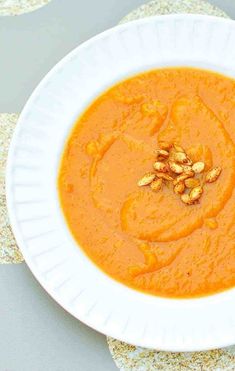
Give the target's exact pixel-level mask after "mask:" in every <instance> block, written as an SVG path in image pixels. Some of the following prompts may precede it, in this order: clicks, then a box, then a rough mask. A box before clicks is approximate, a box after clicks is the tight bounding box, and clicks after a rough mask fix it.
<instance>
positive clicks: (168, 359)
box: [107, 0, 235, 371]
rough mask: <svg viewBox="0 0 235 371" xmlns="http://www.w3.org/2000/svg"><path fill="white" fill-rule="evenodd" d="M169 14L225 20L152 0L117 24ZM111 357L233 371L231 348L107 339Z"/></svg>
mask: <svg viewBox="0 0 235 371" xmlns="http://www.w3.org/2000/svg"><path fill="white" fill-rule="evenodd" d="M171 13H194V14H209V15H214V16H219V17H224V18H229V17H228V15H227V14H226V13H224V12H223V11H222V10H221V9H219V8H217V7H215V6H212V5H211V4H209V3H208V2H205V1H203V0H154V1H151V2H150V3H148V4H145V5H143V6H141V7H140V8H138V9H136V10H134V11H133V12H132V13H130V14H128V15H127V16H126V17H124V18H123V19H122V20H121V22H120V23H125V22H129V21H132V20H135V19H140V18H144V17H148V16H153V15H164V14H171ZM107 341H108V346H109V349H110V352H111V355H112V357H113V359H114V361H115V363H116V365H117V367H118V368H119V369H120V370H121V371H154V370H165V371H186V370H194V371H207V370H208V371H209V370H210V371H220V370H226V371H227V370H235V346H232V347H228V348H224V349H217V350H213V351H208V352H192V353H188V352H187V353H171V352H158V351H156V350H149V349H144V348H141V347H135V346H132V345H129V344H126V343H123V342H121V341H118V340H115V339H112V338H107Z"/></svg>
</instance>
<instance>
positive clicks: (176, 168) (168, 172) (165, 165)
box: [138, 141, 222, 205]
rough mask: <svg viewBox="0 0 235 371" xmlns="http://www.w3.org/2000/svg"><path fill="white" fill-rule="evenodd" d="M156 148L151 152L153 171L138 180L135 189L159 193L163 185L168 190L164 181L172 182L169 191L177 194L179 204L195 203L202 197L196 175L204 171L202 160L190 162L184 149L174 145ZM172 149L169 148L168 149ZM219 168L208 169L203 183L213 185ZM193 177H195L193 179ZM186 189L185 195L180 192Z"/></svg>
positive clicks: (201, 189) (166, 182) (164, 143)
mask: <svg viewBox="0 0 235 371" xmlns="http://www.w3.org/2000/svg"><path fill="white" fill-rule="evenodd" d="M159 146H160V148H159V149H157V150H156V151H155V153H156V155H157V161H156V162H154V164H153V167H154V169H155V171H156V172H155V173H154V172H149V173H146V174H145V175H144V176H143V177H142V178H141V179H140V180H139V181H138V186H139V187H142V186H148V185H149V186H150V188H151V189H152V191H154V192H159V191H160V190H161V189H162V186H163V181H164V184H165V185H166V186H167V187H168V188H169V189H171V186H170V187H169V186H168V185H169V183H168V182H173V190H174V192H175V193H176V194H177V195H180V198H181V201H182V202H183V203H184V204H186V205H194V204H198V203H199V200H200V198H201V196H202V194H203V187H202V185H201V182H202V184H203V177H202V176H200V174H201V173H203V171H204V169H205V163H204V162H203V161H197V162H195V163H193V161H192V160H191V159H190V157H188V155H187V153H186V152H185V150H184V149H183V148H182V147H181V146H180V145H178V144H177V143H174V144H173V145H172V144H171V143H168V142H163V141H161V142H160V143H159ZM172 147H173V148H172ZM221 171H222V169H221V167H219V166H217V167H214V168H213V169H211V170H210V171H209V172H208V173H207V174H206V177H205V182H207V183H213V182H215V181H216V180H217V179H218V177H219V176H220V173H221ZM195 174H198V175H197V178H196V177H194V176H195ZM186 188H188V189H189V190H190V192H189V193H184V192H185V189H186Z"/></svg>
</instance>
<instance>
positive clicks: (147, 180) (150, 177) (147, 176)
mask: <svg viewBox="0 0 235 371" xmlns="http://www.w3.org/2000/svg"><path fill="white" fill-rule="evenodd" d="M155 178H156V174H155V173H146V174H145V175H144V176H143V177H142V178H141V179H140V180H139V181H138V186H139V187H143V186H146V185H149V184H151V183H152V181H153V180H154V179H155Z"/></svg>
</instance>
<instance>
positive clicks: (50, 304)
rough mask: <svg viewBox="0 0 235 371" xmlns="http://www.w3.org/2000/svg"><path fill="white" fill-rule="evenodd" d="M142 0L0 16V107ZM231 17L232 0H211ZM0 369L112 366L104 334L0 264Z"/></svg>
mask: <svg viewBox="0 0 235 371" xmlns="http://www.w3.org/2000/svg"><path fill="white" fill-rule="evenodd" d="M143 2H144V0H99V1H98V0H52V2H51V3H50V4H49V5H47V6H46V7H43V8H41V9H40V10H37V11H36V12H33V13H28V14H25V15H21V16H19V17H1V18H0V45H1V51H2V52H1V56H0V86H1V94H0V112H20V111H21V109H22V107H23V106H24V104H25V102H26V100H27V98H28V96H29V95H30V93H31V92H32V90H33V89H34V87H35V86H36V85H37V84H38V82H39V81H40V80H41V78H42V77H43V76H44V75H45V74H46V73H47V72H48V70H50V68H51V67H52V66H53V65H54V64H55V63H56V62H57V61H59V60H60V59H61V58H62V57H63V56H64V55H65V54H67V53H68V52H69V51H70V50H72V49H73V48H74V47H76V46H77V45H78V44H80V43H81V42H83V41H85V40H87V39H88V38H90V37H92V36H93V35H95V34H97V33H99V32H101V31H103V30H105V29H107V28H109V27H112V26H114V25H115V24H117V23H118V22H119V20H120V19H121V18H122V17H123V16H124V15H126V14H127V13H128V12H130V11H131V10H132V9H134V8H136V7H137V6H138V5H140V4H142V3H143ZM210 2H211V3H213V4H215V5H218V6H220V7H221V8H222V9H224V10H225V11H226V12H227V13H228V14H229V15H230V16H231V17H232V18H234V19H235V1H234V0H211V1H210ZM0 300H1V301H0V371H44V370H45V371H75V370H77V371H93V370H94V371H106V370H107V371H112V370H117V368H116V366H115V365H114V363H113V361H112V359H111V355H110V353H109V351H108V347H107V344H106V339H105V337H104V336H103V335H101V334H98V333H97V332H95V331H93V330H91V329H89V328H88V327H86V326H85V325H83V324H82V323H81V322H79V321H77V320H76V319H74V318H73V317H72V316H70V315H69V314H67V313H66V312H65V311H64V310H63V309H62V308H60V307H59V306H58V305H57V304H56V303H55V302H54V301H53V300H52V299H51V298H50V297H49V296H48V295H47V294H46V292H45V291H44V290H43V289H42V288H41V286H40V285H39V284H38V283H37V282H36V280H35V279H34V277H33V276H32V274H31V272H30V271H29V269H28V268H27V267H26V265H25V264H24V263H23V264H19V265H0Z"/></svg>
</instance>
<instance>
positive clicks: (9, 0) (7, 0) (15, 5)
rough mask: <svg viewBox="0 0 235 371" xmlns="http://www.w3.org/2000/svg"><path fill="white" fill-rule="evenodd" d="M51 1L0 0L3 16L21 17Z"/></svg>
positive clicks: (0, 9) (0, 11) (0, 10)
mask: <svg viewBox="0 0 235 371" xmlns="http://www.w3.org/2000/svg"><path fill="white" fill-rule="evenodd" d="M50 1H51V0H0V16H1V15H20V14H24V13H28V12H32V11H34V10H36V9H39V8H41V7H42V6H44V5H46V4H48V3H49V2H50Z"/></svg>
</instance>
